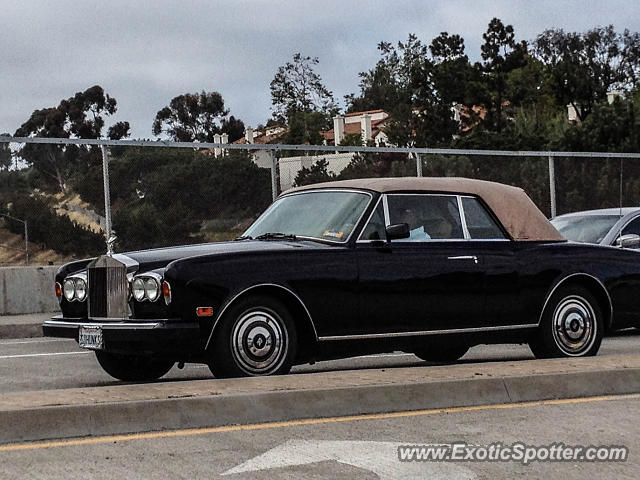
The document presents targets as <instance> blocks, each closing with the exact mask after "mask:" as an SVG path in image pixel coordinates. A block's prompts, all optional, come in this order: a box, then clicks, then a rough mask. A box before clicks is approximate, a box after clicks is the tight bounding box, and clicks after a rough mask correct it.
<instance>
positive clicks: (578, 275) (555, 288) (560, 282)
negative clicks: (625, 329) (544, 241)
mask: <svg viewBox="0 0 640 480" xmlns="http://www.w3.org/2000/svg"><path fill="white" fill-rule="evenodd" d="M572 277H589V278H591V279H592V280H595V281H596V282H597V283H598V284H599V285H600V288H602V290H604V293H605V294H606V295H607V300H608V301H609V322H613V302H612V301H611V295H609V291H608V290H607V287H605V286H604V283H602V282H601V281H600V279H599V278H596V277H594V276H593V275H589V274H588V273H583V272H580V273H572V274H571V275H567V276H566V277H564V278H563V279H562V280H560V281H559V282H558V283H556V284H555V286H554V287H553V288H552V289H551V291H550V292H549V294H548V295H547V298H546V300H545V301H544V304H543V305H542V310H540V317H539V318H538V325H540V324H541V323H542V315H544V311H545V309H546V308H547V304H548V303H549V300H550V299H551V296H552V295H553V293H554V292H555V291H556V290H557V289H558V287H559V286H560V285H562V284H563V283H564V282H566V281H567V280H569V279H570V278H572Z"/></svg>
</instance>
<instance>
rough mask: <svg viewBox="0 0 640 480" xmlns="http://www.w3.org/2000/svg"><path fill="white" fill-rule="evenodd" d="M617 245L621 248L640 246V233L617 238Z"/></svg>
mask: <svg viewBox="0 0 640 480" xmlns="http://www.w3.org/2000/svg"><path fill="white" fill-rule="evenodd" d="M616 246H617V247H620V248H638V247H640V235H636V234H634V233H629V234H627V235H622V236H621V237H618V239H617V240H616Z"/></svg>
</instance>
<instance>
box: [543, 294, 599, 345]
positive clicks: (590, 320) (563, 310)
mask: <svg viewBox="0 0 640 480" xmlns="http://www.w3.org/2000/svg"><path fill="white" fill-rule="evenodd" d="M595 330H596V321H595V313H594V311H593V308H592V307H591V305H590V304H589V302H588V301H587V300H585V299H584V298H582V297H579V296H577V295H574V296H570V297H566V298H564V299H562V301H561V302H560V303H559V304H558V306H557V307H556V310H555V312H554V314H553V338H554V340H555V342H556V345H558V347H559V348H560V349H561V350H562V351H563V352H565V353H566V354H567V355H580V354H582V353H584V352H585V351H587V350H589V348H590V347H591V345H592V344H593V341H594V340H595V337H596V335H595Z"/></svg>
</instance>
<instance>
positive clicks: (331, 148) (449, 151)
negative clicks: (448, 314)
mask: <svg viewBox="0 0 640 480" xmlns="http://www.w3.org/2000/svg"><path fill="white" fill-rule="evenodd" d="M0 143H40V144H47V143H49V144H54V145H96V146H107V147H116V146H120V147H159V148H202V149H204V148H207V149H208V148H216V149H218V148H219V149H223V150H268V151H285V150H292V151H305V152H345V153H348V152H351V153H358V152H360V153H412V154H419V155H481V156H491V157H576V158H609V159H613V158H625V159H627V158H628V159H635V158H640V153H614V152H561V151H554V150H544V151H536V150H474V149H456V148H427V147H357V146H356V147H353V146H341V145H286V144H266V145H265V144H254V143H228V144H227V143H210V142H171V141H166V140H106V139H84V138H43V137H12V136H7V135H0Z"/></svg>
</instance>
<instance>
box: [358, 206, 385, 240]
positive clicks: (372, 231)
mask: <svg viewBox="0 0 640 480" xmlns="http://www.w3.org/2000/svg"><path fill="white" fill-rule="evenodd" d="M386 238H387V235H386V232H385V225H384V206H383V205H382V200H380V201H379V202H378V206H377V207H376V209H375V210H374V211H373V214H372V215H371V218H370V219H369V223H367V226H366V227H364V230H362V234H361V235H360V238H359V240H386Z"/></svg>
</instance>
